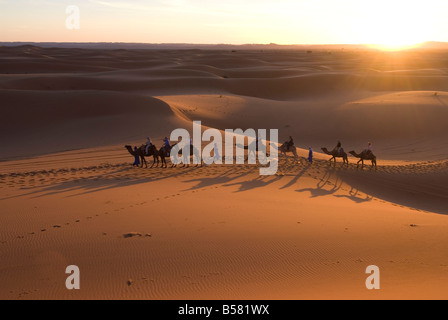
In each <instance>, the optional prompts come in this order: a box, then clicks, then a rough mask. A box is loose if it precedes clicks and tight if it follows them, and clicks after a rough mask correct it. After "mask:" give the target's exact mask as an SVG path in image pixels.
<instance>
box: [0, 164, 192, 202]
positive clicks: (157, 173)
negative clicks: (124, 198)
mask: <svg viewBox="0 0 448 320" xmlns="http://www.w3.org/2000/svg"><path fill="white" fill-rule="evenodd" d="M199 169H200V168H196V167H191V168H186V169H174V170H171V171H168V170H166V169H152V170H151V169H137V168H135V169H134V168H130V167H126V168H122V169H120V170H116V171H113V172H108V173H107V174H102V175H101V174H99V175H98V176H93V177H80V178H76V179H72V180H70V181H62V182H59V183H55V184H52V185H50V186H42V187H41V186H34V187H31V188H30V189H32V190H33V191H31V192H25V193H22V194H19V195H14V196H11V197H4V198H1V199H0V200H7V199H13V198H19V197H25V196H32V198H41V197H46V196H51V195H56V194H61V193H67V192H77V191H78V192H77V193H75V194H71V195H68V196H67V197H76V196H81V195H85V194H89V193H95V192H100V191H104V190H110V189H115V188H122V187H129V186H133V185H138V184H144V183H149V182H157V181H162V180H166V179H169V178H172V177H182V176H185V175H188V174H192V173H194V172H195V171H197V170H199ZM131 170H135V174H132V175H131V174H129V173H130V172H131ZM137 170H138V171H137ZM123 173H124V174H126V175H125V176H115V175H117V174H123Z"/></svg>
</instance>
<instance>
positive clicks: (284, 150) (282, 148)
mask: <svg viewBox="0 0 448 320" xmlns="http://www.w3.org/2000/svg"><path fill="white" fill-rule="evenodd" d="M278 151H280V154H279V156H280V155H282V156H285V158H286V164H287V163H288V155H287V153H292V154H293V155H294V160H295V161H298V160H299V161H300V164H302V161H301V160H300V159H299V155H298V154H297V150H296V147H295V146H294V145H292V146H290V147H289V148H288V144H287V143H284V144H282V145H281V146H280V148H278ZM279 158H280V157H279Z"/></svg>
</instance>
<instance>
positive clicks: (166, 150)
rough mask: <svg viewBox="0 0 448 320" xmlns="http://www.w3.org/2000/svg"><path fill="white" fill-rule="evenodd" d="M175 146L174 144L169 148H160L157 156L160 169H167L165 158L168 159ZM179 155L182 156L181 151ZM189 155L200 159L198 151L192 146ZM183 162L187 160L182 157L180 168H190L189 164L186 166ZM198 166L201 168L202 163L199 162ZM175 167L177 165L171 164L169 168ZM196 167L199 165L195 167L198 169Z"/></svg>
mask: <svg viewBox="0 0 448 320" xmlns="http://www.w3.org/2000/svg"><path fill="white" fill-rule="evenodd" d="M175 145H176V144H174V145H172V146H170V147H167V146H163V147H162V148H160V150H159V156H160V159H161V161H162V168H163V167H164V166H165V168H167V163H166V158H169V157H170V153H171V150H172V149H173V147H174V146H175ZM179 155H182V149H180V150H179ZM190 155H193V157H195V158H196V159H199V158H200V154H199V151H198V150H197V149H196V148H194V147H193V146H192V145H191V146H190ZM185 162H187V158H186V157H184V165H183V166H182V168H183V167H187V168H188V167H189V166H190V165H189V164H187V165H186V164H185ZM200 165H201V167H202V161H201V163H200ZM176 166H177V165H176V164H174V163H173V164H172V165H171V168H173V167H176ZM198 166H199V163H198V164H197V165H196V167H198Z"/></svg>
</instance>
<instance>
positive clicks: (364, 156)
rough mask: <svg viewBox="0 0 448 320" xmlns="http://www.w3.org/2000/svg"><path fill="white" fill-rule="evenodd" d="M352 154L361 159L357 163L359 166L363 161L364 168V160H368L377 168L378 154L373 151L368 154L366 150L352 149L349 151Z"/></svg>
mask: <svg viewBox="0 0 448 320" xmlns="http://www.w3.org/2000/svg"><path fill="white" fill-rule="evenodd" d="M349 153H350V154H351V155H352V156H354V157H355V158H359V159H360V160H359V161H358V163H357V166H358V167H359V163H360V162H362V168H364V160H366V161H369V160H370V161H372V168H373V167H375V169H376V168H377V166H376V156H375V155H374V154H373V153H369V154H367V152H366V151H365V150H364V151H363V152H361V153H359V154H358V153H356V152H355V151H350V152H349Z"/></svg>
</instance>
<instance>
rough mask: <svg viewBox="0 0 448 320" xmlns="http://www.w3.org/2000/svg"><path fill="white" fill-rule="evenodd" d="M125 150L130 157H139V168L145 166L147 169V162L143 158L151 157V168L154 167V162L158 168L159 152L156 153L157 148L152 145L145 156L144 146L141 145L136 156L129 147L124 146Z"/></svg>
mask: <svg viewBox="0 0 448 320" xmlns="http://www.w3.org/2000/svg"><path fill="white" fill-rule="evenodd" d="M125 148H126V149H127V150H128V152H129V153H130V154H131V155H133V156H135V155H138V156H140V159H141V160H142V161H141V167H142V168H143V164H144V165H145V166H146V168H148V162H147V161H146V159H145V157H151V156H152V157H153V158H154V161H153V163H152V166H151V168H152V167H154V165H155V164H156V162H157V167H158V166H159V163H160V161H159V151H157V148H156V147H155V146H154V145H152V146H151V147H150V148H149V150H148V154H146V145H142V146H141V147H140V148H138V149H137V154H136V153H135V152H134V150H133V149H132V147H131V146H125Z"/></svg>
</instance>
